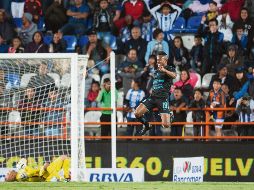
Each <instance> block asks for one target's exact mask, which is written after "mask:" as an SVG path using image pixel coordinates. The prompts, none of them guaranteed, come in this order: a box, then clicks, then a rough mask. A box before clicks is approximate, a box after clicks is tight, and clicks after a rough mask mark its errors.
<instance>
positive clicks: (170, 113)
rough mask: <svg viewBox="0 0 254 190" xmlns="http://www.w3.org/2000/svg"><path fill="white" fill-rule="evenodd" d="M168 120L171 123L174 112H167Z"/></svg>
mask: <svg viewBox="0 0 254 190" xmlns="http://www.w3.org/2000/svg"><path fill="white" fill-rule="evenodd" d="M169 115H170V116H169V121H170V123H173V120H174V113H173V112H172V111H170V112H169Z"/></svg>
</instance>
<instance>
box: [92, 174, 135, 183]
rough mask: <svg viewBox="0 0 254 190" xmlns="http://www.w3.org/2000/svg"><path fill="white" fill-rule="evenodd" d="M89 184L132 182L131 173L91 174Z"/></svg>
mask: <svg viewBox="0 0 254 190" xmlns="http://www.w3.org/2000/svg"><path fill="white" fill-rule="evenodd" d="M89 181H90V182H133V176H132V174H131V173H120V174H119V173H91V174H90V180H89Z"/></svg>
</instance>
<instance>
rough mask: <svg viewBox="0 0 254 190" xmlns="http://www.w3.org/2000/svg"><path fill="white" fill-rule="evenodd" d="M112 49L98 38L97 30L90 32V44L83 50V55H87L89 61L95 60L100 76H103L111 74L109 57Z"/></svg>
mask: <svg viewBox="0 0 254 190" xmlns="http://www.w3.org/2000/svg"><path fill="white" fill-rule="evenodd" d="M111 51H112V50H111V48H110V47H109V45H108V44H105V43H104V42H102V41H101V40H99V39H98V38H97V33H96V31H95V30H90V31H89V32H88V43H87V45H85V46H84V47H83V49H82V52H83V54H87V55H88V56H89V59H92V60H94V62H95V63H96V65H97V68H98V69H99V70H100V74H101V75H103V74H105V73H108V72H109V55H110V52H111Z"/></svg>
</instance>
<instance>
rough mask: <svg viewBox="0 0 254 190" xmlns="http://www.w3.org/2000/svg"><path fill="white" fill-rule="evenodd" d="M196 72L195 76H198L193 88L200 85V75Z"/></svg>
mask: <svg viewBox="0 0 254 190" xmlns="http://www.w3.org/2000/svg"><path fill="white" fill-rule="evenodd" d="M195 74H196V76H197V77H198V81H197V82H196V84H195V86H194V88H200V87H201V82H202V81H201V76H200V74H198V73H195Z"/></svg>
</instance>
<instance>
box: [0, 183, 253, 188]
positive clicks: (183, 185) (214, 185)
mask: <svg viewBox="0 0 254 190" xmlns="http://www.w3.org/2000/svg"><path fill="white" fill-rule="evenodd" d="M48 189H49V190H67V189H68V190H97V189H98V190H104V189H105V190H113V189H114V190H127V189H128V190H129V189H135V190H139V189H140V190H146V189H158V190H164V189H165V190H251V189H253V190H254V183H230V182H228V183H226V182H224V183H222V182H220V183H219V182H218V183H217V182H204V183H172V182H144V183H75V182H71V183H60V182H59V183H35V182H33V183H18V182H17V183H0V190H48Z"/></svg>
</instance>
